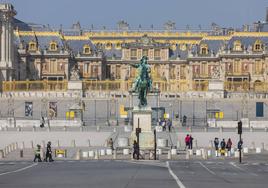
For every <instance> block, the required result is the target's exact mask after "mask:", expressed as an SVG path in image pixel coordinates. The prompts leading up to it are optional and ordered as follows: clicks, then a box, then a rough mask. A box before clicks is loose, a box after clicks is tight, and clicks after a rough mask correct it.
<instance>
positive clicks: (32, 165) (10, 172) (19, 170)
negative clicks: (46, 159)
mask: <svg viewBox="0 0 268 188" xmlns="http://www.w3.org/2000/svg"><path fill="white" fill-rule="evenodd" d="M37 164H38V163H34V164H31V165H30V166H26V167H24V168H20V169H17V170H14V171H9V172H4V173H1V174H0V176H3V175H6V174H12V173H16V172H21V171H23V170H26V169H28V168H32V167H34V166H36V165H37Z"/></svg>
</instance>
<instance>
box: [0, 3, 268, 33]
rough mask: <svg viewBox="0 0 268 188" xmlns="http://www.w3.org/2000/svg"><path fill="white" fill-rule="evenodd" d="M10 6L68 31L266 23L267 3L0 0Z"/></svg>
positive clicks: (29, 18)
mask: <svg viewBox="0 0 268 188" xmlns="http://www.w3.org/2000/svg"><path fill="white" fill-rule="evenodd" d="M0 2H9V3H12V4H13V5H14V7H15V9H16V10H17V12H18V14H17V16H16V17H17V18H18V19H20V20H22V21H25V22H33V23H40V24H44V25H46V24H49V25H51V26H53V27H57V28H59V26H60V25H61V24H62V25H63V27H64V28H69V27H70V26H71V25H72V24H73V23H75V22H77V21H80V23H81V25H82V27H83V28H90V27H91V25H92V24H93V25H94V28H99V29H101V28H102V27H103V26H106V28H108V29H115V28H116V23H117V22H118V21H119V20H125V21H126V22H128V23H129V25H130V28H138V26H139V24H141V26H142V28H150V26H151V25H152V24H153V25H154V28H163V24H164V23H165V22H166V21H168V20H171V21H173V22H175V23H176V28H177V29H185V28H186V26H187V25H189V26H190V28H191V29H197V28H198V25H201V27H202V28H204V29H205V28H209V27H210V25H211V23H212V22H215V23H217V24H219V25H220V26H223V27H235V28H240V27H241V26H242V25H243V24H252V23H253V22H255V21H259V20H260V21H263V20H265V14H266V7H268V1H267V0H5V1H3V0H0Z"/></svg>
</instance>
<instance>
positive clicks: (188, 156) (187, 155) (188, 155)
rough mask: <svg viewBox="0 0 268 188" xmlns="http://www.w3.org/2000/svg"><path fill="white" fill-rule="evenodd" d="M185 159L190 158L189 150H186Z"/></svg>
mask: <svg viewBox="0 0 268 188" xmlns="http://www.w3.org/2000/svg"><path fill="white" fill-rule="evenodd" d="M185 159H186V160H188V159H190V152H189V151H186V156H185Z"/></svg>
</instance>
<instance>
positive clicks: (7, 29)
mask: <svg viewBox="0 0 268 188" xmlns="http://www.w3.org/2000/svg"><path fill="white" fill-rule="evenodd" d="M15 15H16V11H15V9H14V8H13V6H12V5H11V4H0V21H1V30H2V33H1V61H0V68H1V69H2V70H1V73H2V76H3V78H2V79H3V80H12V68H13V63H14V44H13V43H14V41H13V34H14V33H13V25H12V23H13V17H14V16H15Z"/></svg>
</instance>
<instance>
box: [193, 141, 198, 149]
mask: <svg viewBox="0 0 268 188" xmlns="http://www.w3.org/2000/svg"><path fill="white" fill-rule="evenodd" d="M194 147H195V148H197V147H198V146H197V140H195V141H194Z"/></svg>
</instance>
